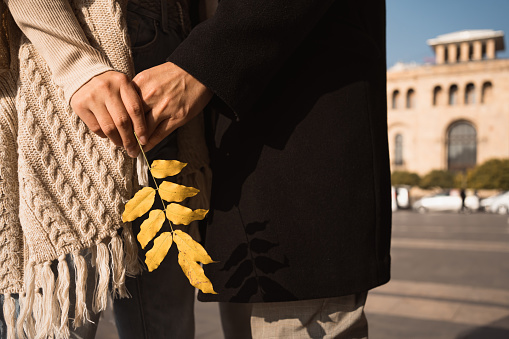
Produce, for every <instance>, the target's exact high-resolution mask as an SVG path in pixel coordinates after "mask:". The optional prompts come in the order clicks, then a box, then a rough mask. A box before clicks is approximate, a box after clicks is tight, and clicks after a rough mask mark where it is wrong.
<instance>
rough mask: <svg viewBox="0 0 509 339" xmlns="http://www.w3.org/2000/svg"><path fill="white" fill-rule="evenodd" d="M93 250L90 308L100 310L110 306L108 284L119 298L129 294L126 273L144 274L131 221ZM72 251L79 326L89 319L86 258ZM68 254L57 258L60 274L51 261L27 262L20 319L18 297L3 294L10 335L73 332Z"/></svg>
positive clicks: (10, 338) (15, 338)
mask: <svg viewBox="0 0 509 339" xmlns="http://www.w3.org/2000/svg"><path fill="white" fill-rule="evenodd" d="M91 252H92V254H93V255H92V259H93V262H92V264H93V266H95V268H96V270H95V271H96V282H95V290H94V297H93V301H92V309H93V311H94V312H96V313H98V312H101V311H104V310H105V309H106V307H107V303H108V287H109V284H110V283H111V286H112V292H113V294H114V295H115V296H117V297H120V298H123V297H128V296H129V293H128V291H127V289H126V287H125V279H126V275H127V274H137V273H140V272H141V265H140V264H139V261H138V256H137V245H136V242H135V240H134V236H133V234H132V230H131V227H130V225H126V226H124V229H123V232H122V236H120V235H118V234H116V233H115V234H114V235H113V236H112V238H111V240H110V242H109V244H108V245H106V244H105V243H102V242H101V243H99V244H97V245H96V246H95V247H93V248H92V251H91ZM94 253H95V254H94ZM71 256H72V261H73V262H74V269H75V283H76V289H75V295H76V304H75V306H74V319H73V326H74V328H77V327H79V326H82V325H83V324H84V323H85V322H86V321H90V318H89V313H88V312H89V311H88V308H87V278H88V268H87V262H86V260H85V258H84V257H83V255H82V254H80V253H79V252H78V251H76V252H74V253H72V255H71ZM66 259H67V257H66V255H61V256H60V257H58V265H57V266H56V272H57V273H58V274H57V275H56V276H55V273H54V271H53V269H54V268H53V269H52V266H51V262H50V261H47V262H43V263H41V264H37V265H36V264H35V262H34V261H28V263H27V265H26V267H25V272H24V285H25V292H24V293H20V297H19V305H20V312H19V315H18V318H17V320H16V306H15V305H16V304H15V301H14V298H13V297H12V296H11V295H10V294H8V293H6V294H4V304H3V312H4V318H5V323H6V325H7V326H6V327H7V339H26V338H30V339H32V338H35V339H42V338H48V337H50V338H53V337H55V338H62V339H69V338H70V337H71V333H70V329H69V311H70V307H71V303H70V299H69V294H70V287H71V276H70V271H69V266H68V263H67V260H66ZM110 267H111V278H110ZM110 279H111V280H110Z"/></svg>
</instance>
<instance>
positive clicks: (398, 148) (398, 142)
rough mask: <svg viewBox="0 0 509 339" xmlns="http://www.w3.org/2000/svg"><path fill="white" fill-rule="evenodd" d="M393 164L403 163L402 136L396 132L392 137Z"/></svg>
mask: <svg viewBox="0 0 509 339" xmlns="http://www.w3.org/2000/svg"><path fill="white" fill-rule="evenodd" d="M394 165H403V136H402V135H401V134H396V137H395V138H394Z"/></svg>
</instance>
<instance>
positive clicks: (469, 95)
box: [465, 83, 475, 105]
mask: <svg viewBox="0 0 509 339" xmlns="http://www.w3.org/2000/svg"><path fill="white" fill-rule="evenodd" d="M472 104H475V86H474V84H472V83H470V84H468V85H467V87H465V105H472Z"/></svg>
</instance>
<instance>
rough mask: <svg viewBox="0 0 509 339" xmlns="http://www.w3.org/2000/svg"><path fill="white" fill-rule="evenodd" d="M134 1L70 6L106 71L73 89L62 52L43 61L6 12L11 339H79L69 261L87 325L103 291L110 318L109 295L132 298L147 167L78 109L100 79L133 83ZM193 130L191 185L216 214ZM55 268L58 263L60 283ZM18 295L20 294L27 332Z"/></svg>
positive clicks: (195, 127)
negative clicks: (84, 92) (79, 93)
mask: <svg viewBox="0 0 509 339" xmlns="http://www.w3.org/2000/svg"><path fill="white" fill-rule="evenodd" d="M7 2H8V1H7ZM12 2H15V1H14V0H12ZM18 2H19V0H18ZM49 2H50V1H48V2H46V1H44V2H40V4H41V6H45V5H44V4H48V3H49ZM54 2H58V1H54ZM60 2H62V1H60ZM126 2H127V1H126V0H70V1H69V3H70V5H71V6H72V11H73V12H74V15H75V17H76V18H77V21H78V23H79V26H81V28H82V30H83V32H84V34H85V36H86V39H87V40H88V43H89V45H90V46H91V47H92V48H93V51H94V52H93V53H96V54H97V55H96V57H97V58H98V60H100V62H95V61H94V60H92V61H90V62H89V65H88V66H87V72H85V73H83V74H81V75H75V76H74V77H73V78H72V79H68V78H67V79H66V73H65V72H63V73H61V72H59V71H58V70H59V68H58V67H59V65H61V61H59V60H58V58H56V59H53V58H52V56H55V55H57V54H58V53H59V52H60V51H58V50H55V51H47V50H46V51H40V50H39V51H38V50H36V47H35V46H34V44H32V43H31V42H30V40H29V39H28V38H27V37H26V36H25V35H24V34H23V33H21V31H19V29H18V28H17V26H16V25H15V23H14V20H13V19H12V17H11V15H10V13H9V11H8V8H7V7H6V6H5V4H4V3H3V2H2V1H0V15H1V17H0V19H1V22H0V128H1V129H0V293H2V294H3V295H4V298H5V301H4V306H3V307H4V316H5V320H6V323H7V327H8V337H9V339H11V338H15V337H16V333H17V336H18V337H23V336H25V335H26V336H28V337H29V338H45V337H53V336H55V337H62V338H68V337H69V329H68V322H69V319H68V311H69V285H70V282H69V279H70V278H69V268H68V266H67V261H66V260H65V258H66V255H72V257H73V262H74V265H75V270H76V291H75V293H76V305H75V319H74V325H75V326H80V325H81V324H83V322H84V321H86V319H87V312H88V310H87V305H86V303H85V300H86V299H85V295H86V289H87V287H88V288H94V289H95V296H94V303H93V305H92V307H93V310H94V311H95V312H98V311H101V310H104V309H105V308H106V303H107V293H108V284H110V283H111V285H112V287H113V290H114V292H115V293H117V294H118V295H119V296H126V294H127V292H126V290H125V286H124V280H125V275H126V274H131V275H135V274H137V273H139V272H140V265H139V264H138V260H137V253H136V252H137V250H136V243H135V240H134V237H133V234H132V230H131V226H130V225H129V224H123V223H122V221H121V214H122V212H123V208H124V204H125V202H126V201H127V200H128V199H130V198H131V197H132V195H133V193H134V191H135V190H136V189H137V185H136V184H135V182H136V181H135V180H134V179H135V178H136V170H135V163H134V161H133V160H132V159H130V158H129V157H128V156H127V155H126V153H125V151H124V150H123V149H122V148H118V147H116V146H114V145H113V144H112V143H111V142H110V141H109V140H108V139H102V138H100V137H98V136H96V135H95V134H94V133H92V132H91V131H90V130H89V129H88V128H87V126H86V125H85V124H84V123H83V122H82V121H81V120H80V119H79V118H78V116H77V115H76V114H74V112H73V111H72V109H71V108H70V106H69V105H68V102H69V97H70V95H72V94H73V93H74V91H75V90H76V89H77V88H79V86H80V85H82V84H83V83H84V81H86V80H87V79H86V78H85V77H86V76H88V77H90V74H92V76H93V75H95V74H98V73H100V72H103V71H105V70H109V69H114V70H117V71H121V72H123V73H125V74H128V75H129V76H132V74H133V67H132V61H131V57H130V51H129V41H128V36H127V30H126V26H125V21H124V19H123V15H122V13H124V10H125V5H126ZM11 8H12V6H11ZM60 33H61V32H60ZM39 52H41V53H39ZM93 53H92V54H93ZM41 54H43V56H42V55H41ZM69 56H70V57H74V55H73V53H69ZM92 59H93V58H92ZM46 60H48V61H49V64H48V63H47V62H46ZM52 62H53V64H51V63H52ZM105 65H106V66H105ZM67 75H68V74H67ZM181 130H182V133H179V147H180V148H181V152H182V153H183V154H179V157H180V158H181V159H180V160H182V161H186V162H189V161H191V162H192V165H191V166H188V167H189V168H186V172H184V173H183V176H182V177H181V179H180V182H182V183H184V184H188V185H191V186H193V185H194V186H195V187H200V188H202V190H205V192H204V194H203V195H202V200H195V201H194V202H193V203H192V205H195V206H199V207H200V208H206V205H207V204H208V200H207V196H208V190H209V182H210V180H209V179H210V170H209V168H208V165H207V164H208V158H207V156H206V154H207V151H206V146H205V143H204V140H203V125H202V123H201V122H200V121H199V120H197V119H195V120H193V123H191V124H187V125H186V126H185V128H183V129H181ZM189 149H193V151H186V150H189ZM191 207H193V206H191ZM86 249H91V250H92V252H93V264H95V267H96V270H97V274H96V286H86V280H87V270H86V267H87V266H86V263H85V259H84V258H83V253H84V250H86ZM52 262H58V266H57V267H58V268H57V271H58V272H57V274H56V275H55V274H54V273H53V270H52V268H51V266H50V264H51V263H52ZM110 271H111V272H110ZM12 293H19V294H20V304H21V311H20V314H19V316H18V319H17V321H16V319H15V309H14V300H13V298H12V297H11V294H12Z"/></svg>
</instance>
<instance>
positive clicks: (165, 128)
mask: <svg viewBox="0 0 509 339" xmlns="http://www.w3.org/2000/svg"><path fill="white" fill-rule="evenodd" d="M177 127H178V126H177V125H176V124H175V123H174V121H172V120H163V122H162V123H160V124H159V125H158V126H157V127H156V128H155V130H154V132H153V133H152V134H151V135H150V138H149V139H148V141H147V143H146V144H145V145H144V146H143V151H144V152H148V151H150V150H151V149H152V148H154V146H156V145H157V144H158V143H160V142H161V141H162V140H163V139H164V138H166V137H167V136H168V135H170V133H171V132H173V131H174V130H175V129H177Z"/></svg>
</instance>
